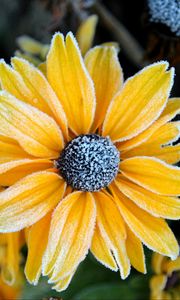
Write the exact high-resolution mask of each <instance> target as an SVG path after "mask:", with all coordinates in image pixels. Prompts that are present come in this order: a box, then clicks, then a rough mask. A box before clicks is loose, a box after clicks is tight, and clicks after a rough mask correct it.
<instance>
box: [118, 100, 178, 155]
mask: <svg viewBox="0 0 180 300" xmlns="http://www.w3.org/2000/svg"><path fill="white" fill-rule="evenodd" d="M179 113H180V98H170V99H169V100H168V102H167V105H166V107H165V109H164V111H163V112H162V114H161V115H160V117H159V119H158V120H157V121H156V122H154V123H153V124H152V125H151V126H150V127H149V128H148V129H146V130H145V131H143V132H141V133H140V134H138V135H137V136H136V137H134V138H132V139H130V140H128V141H124V142H121V143H118V144H117V147H118V149H119V150H120V151H122V150H129V149H132V148H134V147H137V146H138V145H140V144H141V143H143V142H145V141H146V140H147V139H148V138H149V137H150V136H151V135H152V134H153V133H154V132H155V131H156V130H157V129H158V128H159V127H161V126H162V125H164V124H165V123H167V122H169V121H170V120H172V119H173V118H174V117H175V116H176V115H177V114H179Z"/></svg>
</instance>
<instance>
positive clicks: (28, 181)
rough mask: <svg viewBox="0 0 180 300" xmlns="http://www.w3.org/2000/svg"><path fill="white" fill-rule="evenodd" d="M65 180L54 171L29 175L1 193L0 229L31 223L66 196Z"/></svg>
mask: <svg viewBox="0 0 180 300" xmlns="http://www.w3.org/2000/svg"><path fill="white" fill-rule="evenodd" d="M65 186H66V184H65V183H64V180H63V179H62V178H61V177H60V176H59V175H57V174H55V173H52V172H51V173H50V172H46V171H42V172H37V173H34V174H32V175H28V176H26V177H25V178H23V179H21V180H20V181H18V182H17V183H16V184H14V185H13V186H11V187H9V188H8V189H6V190H4V191H3V192H1V193H0V232H11V231H12V232H13V231H18V230H20V229H23V228H25V227H28V226H30V225H32V224H34V223H36V222H37V221H39V220H40V219H41V218H43V217H44V216H45V215H46V214H47V213H48V212H49V211H51V210H52V209H53V208H54V207H55V205H56V204H57V203H58V202H59V201H60V199H61V198H62V197H63V194H64V190H65Z"/></svg>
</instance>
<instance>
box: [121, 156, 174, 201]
mask: <svg viewBox="0 0 180 300" xmlns="http://www.w3.org/2000/svg"><path fill="white" fill-rule="evenodd" d="M120 170H121V172H122V173H123V175H124V176H125V177H127V178H128V179H130V180H132V181H133V182H135V183H137V184H139V185H141V186H142V187H144V188H146V189H148V190H149V191H151V192H154V193H157V194H161V195H171V196H173V195H175V196H176V195H177V196H178V195H180V168H178V167H175V166H171V165H168V164H166V163H165V162H163V161H162V160H160V159H158V158H155V157H146V156H137V157H132V158H128V159H126V160H124V161H122V162H121V163H120Z"/></svg>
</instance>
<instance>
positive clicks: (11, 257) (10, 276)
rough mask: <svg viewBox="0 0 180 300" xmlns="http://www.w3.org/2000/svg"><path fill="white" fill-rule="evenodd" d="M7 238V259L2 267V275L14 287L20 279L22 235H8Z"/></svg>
mask: <svg viewBox="0 0 180 300" xmlns="http://www.w3.org/2000/svg"><path fill="white" fill-rule="evenodd" d="M5 236H6V241H7V244H6V249H7V250H6V251H7V253H6V257H5V264H4V265H3V266H2V270H1V275H2V279H3V280H4V282H6V283H7V284H8V285H13V284H14V283H15V281H16V280H17V278H18V272H19V266H20V259H21V257H20V233H19V232H15V233H7V234H5Z"/></svg>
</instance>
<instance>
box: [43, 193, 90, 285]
mask: <svg viewBox="0 0 180 300" xmlns="http://www.w3.org/2000/svg"><path fill="white" fill-rule="evenodd" d="M95 217H96V210H95V203H94V200H93V198H92V195H91V193H85V192H74V193H72V194H70V195H68V196H67V197H66V198H64V199H63V201H61V202H60V203H59V205H58V207H57V208H56V210H55V212H54V214H53V217H52V222H51V227H50V233H49V241H48V245H47V250H46V252H45V255H44V259H43V274H44V275H48V274H51V280H52V281H59V280H60V279H62V278H64V277H67V276H68V275H70V274H71V273H72V272H73V271H74V270H75V269H76V268H77V266H78V265H79V263H80V262H81V261H83V260H84V258H85V256H86V255H87V253H88V250H89V248H90V244H91V239H92V235H93V230H94V225H95Z"/></svg>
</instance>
